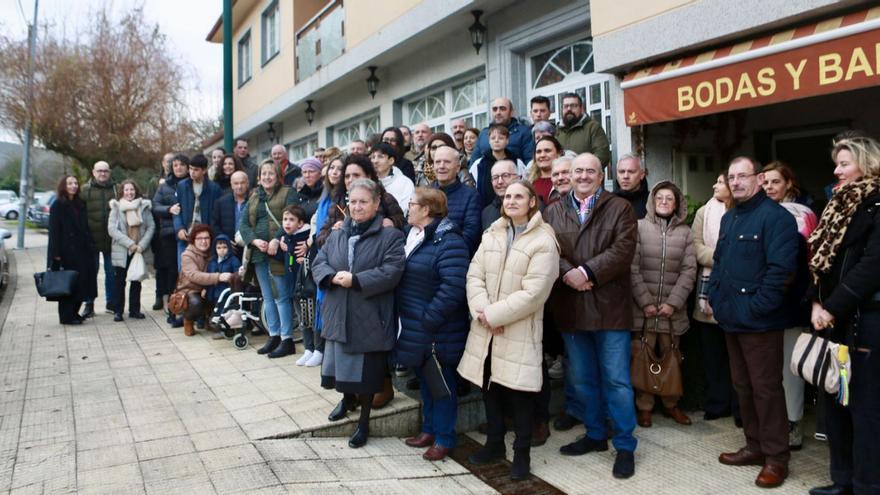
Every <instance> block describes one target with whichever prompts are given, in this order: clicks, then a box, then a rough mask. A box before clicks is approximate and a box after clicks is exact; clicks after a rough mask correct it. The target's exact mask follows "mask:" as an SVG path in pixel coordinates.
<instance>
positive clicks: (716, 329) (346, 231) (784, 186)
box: [49, 94, 880, 495]
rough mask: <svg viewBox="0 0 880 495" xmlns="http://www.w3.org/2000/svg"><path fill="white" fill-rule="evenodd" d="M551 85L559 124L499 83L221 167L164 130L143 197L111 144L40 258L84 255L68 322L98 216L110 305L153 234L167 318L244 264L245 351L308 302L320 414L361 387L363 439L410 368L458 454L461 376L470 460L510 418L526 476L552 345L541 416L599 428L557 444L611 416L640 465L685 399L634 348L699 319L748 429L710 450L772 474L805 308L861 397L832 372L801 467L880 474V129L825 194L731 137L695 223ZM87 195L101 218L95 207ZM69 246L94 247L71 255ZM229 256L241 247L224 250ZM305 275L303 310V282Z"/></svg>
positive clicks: (273, 346) (709, 371)
mask: <svg viewBox="0 0 880 495" xmlns="http://www.w3.org/2000/svg"><path fill="white" fill-rule="evenodd" d="M562 101H563V105H562V108H561V109H560V116H561V122H560V124H559V126H558V127H557V126H556V125H554V124H552V123H550V122H549V121H546V120H541V119H540V117H541V116H542V115H543V116H544V117H545V119H546V116H548V115H549V108H550V106H549V101H544V100H542V99H541V98H540V97H538V98H536V99H535V100H533V101H532V108H531V115H532V117H533V119H534V123H533V125H532V126H531V127H529V126H528V125H527V124H526V123H524V122H523V121H520V120H518V119H516V118H515V117H514V115H513V109H512V105H511V104H510V101H509V100H508V99H506V98H498V99H496V100H494V101H493V102H492V107H491V109H492V118H493V121H492V124H491V125H489V126H488V127H487V128H485V129H483V130H480V131H476V130H472V129H466V128H465V126H464V123H463V122H456V123H454V125H453V126H452V135H448V134H444V133H431V131H430V128H428V126H427V125H425V124H419V125H417V126H414V128H413V129H412V130H410V129H409V128H406V127H402V128H394V127H391V128H388V129H385V130H384V131H383V132H382V133H381V134H379V135H377V136H375V137H371V139H370V140H369V141H370V142H354V143H351V145H350V146H349V150H348V153H347V154H343V153H342V152H341V151H340V150H338V149H335V148H334V149H327V150H320V153H319V156H316V157H312V158H307V159H305V160H303V161H302V162H301V163H299V164H293V163H291V162H289V161H288V160H287V156H286V153H285V151H284V149H283V147H280V146H278V147H275V148H273V149H272V153H271V156H272V158H271V159H267V160H265V161H263V162H262V163H261V164H260V165H258V166H256V165H254V164H253V161H252V160H250V159H249V157H248V156H247V143H246V142H243V141H239V143H238V144H237V145H236V151H235V153H234V154H233V155H226V154H225V153H223V152H222V150H218V151H217V152H215V153H214V154H213V156H212V162H213V163H212V165H211V167H210V170H207V169H208V168H209V167H208V163H207V162H208V160H207V158H205V157H204V156H202V155H197V156H195V157H193V158H192V159H187V157H185V156H182V155H168V156H166V157H165V159H164V161H163V166H164V167H165V168H164V170H163V174H162V177H160V178H159V181H158V184H159V185H158V189H157V190H156V192H155V194H154V196H153V201H152V208H151V202H150V201H149V200H147V199H144V198H141V195H140V192H139V189H138V187H137V186H136V185H135V184H134V183H131V182H130V181H126V182H123V183H121V184H119V185H118V186H115V187H108V185H107V178H106V177H105V175H109V174H108V172H109V166H107V165H106V163H103V162H99V163H98V164H96V166H95V167H94V169H93V180H92V181H90V184H89V185H87V186H86V188H84V190H83V191H82V193H80V192H79V189H78V184H77V181H76V178H75V177H72V176H67V177H64V178H63V179H62V181H61V182H60V183H59V189H58V195H59V201H56V203H55V204H54V205H53V207H52V208H53V211H52V216H51V219H52V223H51V227H50V248H49V255H50V261H51V262H53V263H54V264H56V265H58V266H63V267H65V268H71V269H76V270H78V271H80V273H81V276H80V279H79V291H78V293H77V294H76V295H74V296H73V297H71V298H69V299H68V300H64V301H62V302H60V303H59V316H60V319H61V322H62V323H68V324H76V323H80V322H81V321H82V319H83V318H84V317H89V316H91V314H90V313H93V312H94V305H93V304H94V303H93V299H94V297H95V296H96V292H97V290H96V289H97V287H96V286H97V284H96V283H95V275H96V273H97V267H98V257H99V256H100V254H101V253H104V252H105V251H104V250H103V249H102V247H101V246H99V245H98V243H99V242H101V241H102V240H103V239H102V234H104V233H106V234H107V237H108V238H109V239H108V242H109V251H110V263H111V264H112V266H113V267H114V272H113V274H112V276H113V277H115V278H113V279H112V280H113V281H114V282H113V284H112V288H110V289H108V294H110V293H111V291H112V294H113V295H112V297H110V298H109V299H108V308H110V309H112V311H113V312H114V314H115V317H116V319H119V320H121V319H122V308H123V306H124V303H123V302H124V298H123V297H122V289H124V279H123V277H125V276H126V270H127V268H128V265H129V264H130V263H131V260H132V259H133V257H135V256H136V255H137V254H146V253H148V252H149V250H150V247H151V245H152V246H153V249H154V250H156V251H157V252H159V250H161V253H162V256H157V257H156V273H157V301H156V305H155V306H154V309H161V308H162V307H163V304H164V303H167V299H166V300H165V301H163V299H162V297H163V296H164V297H166V298H167V296H168V295H169V294H170V293H172V292H174V291H179V290H185V291H186V292H187V293H188V295H189V304H188V308H187V311H186V313H185V314H184V315H182V323H181V322H180V320H179V319H178V318H177V317H176V316H175V315H169V322H170V323H171V324H172V325H178V324H181V325H182V326H183V327H184V330H185V333H186V334H187V335H192V334H193V333H194V325H195V326H199V325H200V324H199V321H200V320H203V319H204V317H205V312H206V310H207V309H208V308H210V307H211V304H212V301H211V299H210V295H209V292H210V289H212V288H214V287H216V286H217V284H223V283H230V282H232V281H233V280H234V279H235V277H237V276H238V275H239V274H241V275H243V277H244V280H245V282H248V281H251V280H252V281H255V282H256V283H257V285H259V288H260V291H261V293H262V296H263V305H264V308H265V312H264V314H265V320H266V321H265V322H264V323H265V324H266V327H267V329H268V333H269V338H268V339H267V341H266V343H265V345H263V346H262V347H261V348H260V349H259V350H258V351H257V352H259V353H261V354H267V355H268V356H269V357H283V356H288V355H291V354H295V353H296V349H295V346H294V344H293V339H292V330H293V328H295V327H296V326H297V325H299V326H300V327H301V328H303V332H304V340H305V347H306V350H305V352H304V353H303V355H302V356H301V358H300V360H298V361H297V364H300V365H311V366H318V365H320V366H321V384H322V386H324V387H326V388H334V389H336V390H337V391H339V392H340V393H341V394H342V398H341V400H340V401H339V403H338V404H337V405H336V407H335V408H334V409H333V410H332V411H331V412H330V415H329V419H330V420H331V421H337V420H341V419H343V418H345V417H346V416H347V415H348V414H349V412H352V411H355V410H358V409H360V412H359V420H358V422H357V428H356V430H355V433H354V434H353V435H352V437H351V438H350V440H349V445H350V446H351V447H353V448H357V447H360V446H362V445H364V444H365V443H366V442H367V441H368V438H369V417H370V413H371V410H372V409H374V408H377V407H383V406H384V405H385V404H387V403H388V401H390V400H391V398H392V397H393V395H394V391H393V388H392V386H391V379H390V377H391V373H392V369H393V367H395V366H396V367H402V368H408V369H410V370H412V371H413V372H414V374H415V376H416V381H415V386H416V387H417V388H419V389H420V394H421V399H422V425H421V432H420V434H419V435H416V436H415V437H412V438H409V439H407V440H406V443H407V445H410V446H411V447H414V448H424V449H426V450H425V452H424V454H423V457H424V458H425V459H429V460H439V459H443V458H444V457H446V456H447V455H448V454H449V451H450V450H451V449H453V448H454V447H455V445H456V435H455V424H456V410H457V398H458V395H459V393H461V392H462V391H465V390H467V388H468V384H473V385H476V386H477V387H478V388H480V389H481V391H482V396H483V401H484V405H485V412H486V420H487V421H486V424H485V427H484V428H485V433H486V438H487V440H486V444H485V445H484V446H483V447H482V448H481V449H480V450H478V451H477V452H475V453H474V454H473V455H471V456H470V458H469V461H470V462H471V463H473V464H486V463H490V462H494V461H496V460H498V459H501V458H503V457H504V456H505V454H506V453H505V443H504V436H505V433H506V431H507V429H508V425H510V426H512V428H513V430H514V433H515V440H514V442H513V449H514V455H513V464H512V468H511V478H512V479H514V480H521V479H526V478H527V477H528V476H529V472H530V449H531V448H532V447H535V446H540V445H543V444H544V443H545V442H546V440H547V437H548V436H549V435H550V423H551V421H550V413H549V402H550V389H549V382H550V378H549V371H550V369H553V368H560V369H562V370H564V371H563V372H562V373H561V375H562V376H563V378H564V389H565V402H564V409H563V412H562V413H561V414H560V416H559V417H557V418H556V419H555V420H554V421H553V422H552V424H553V427H554V428H555V429H557V430H567V429H571V428H573V427H575V426H576V425H578V424H583V426H584V428H585V435H583V436H582V437H580V438H579V439H578V440H576V441H574V442H573V443H570V444H568V445H565V446H563V447H562V448H561V449H560V453H561V454H562V455H569V456H575V455H584V454H587V453H590V452H599V451H606V450H607V449H608V440H609V439H610V440H611V443H612V444H613V446H614V448H615V449H616V452H617V454H616V460H615V463H614V467H613V475H614V476H615V477H617V478H628V477H630V476H632V475H633V474H634V472H635V457H634V452H635V450H636V446H637V440H636V438H635V435H634V430H635V427H636V425H639V426H641V427H644V428H647V427H651V426H652V414H653V411H654V410H655V402H660V408H661V410H662V411H663V413H664V414H665V415H667V416H669V417H671V418H672V419H673V420H674V421H675V422H676V423H678V424H680V425H689V424H691V419H690V418H689V417H688V416H687V415H686V414H685V413H684V412H683V411H682V410H681V409H679V407H678V404H677V403H678V400H679V399H680V394H673V395H662V396H660V397H659V401H658V400H657V395H656V393H654V392H652V391H651V390H643V389H638V390H634V388H633V385H632V383H633V380H632V377H631V370H630V360H631V359H632V355H633V349H636V348H638V347H639V346H645V347H648V348H650V349H651V350H652V351H653V352H654V353H656V354H657V355H666V354H667V353H669V352H672V351H673V350H675V349H677V348H678V346H679V341H680V337H681V335H682V334H684V333H685V332H686V331H688V330H689V329H690V328H691V326H693V327H694V328H695V329H696V330H697V331H698V332H699V334H700V340H701V342H702V353H703V358H704V359H703V362H704V365H705V366H704V367H705V375H706V376H705V378H706V382H707V391H706V400H705V413H704V419H705V420H715V419H718V418H722V417H729V416H731V415H732V416H733V417H734V419H735V421H736V423H737V425H741V426H742V427H743V429H744V433H745V440H746V445H745V447H743V448H742V449H740V450H738V451H737V452H732V453H723V454H721V455H720V457H719V461H720V462H721V463H723V464H728V465H756V466H760V467H761V469H760V472H759V473H758V475H757V478H756V480H755V482H756V484H757V485H758V486H761V487H775V486H779V485H781V484H782V483H783V482H784V480H785V479H786V477H787V476H788V461H789V457H790V450H793V449H797V448H799V447H800V446H801V443H802V441H803V440H802V436H803V433H802V426H801V424H800V422H801V419H802V417H803V407H804V382H803V381H802V380H801V379H800V378H799V377H797V376H796V375H794V374H792V373H791V372H790V371H788V368H789V367H788V361H789V360H790V358H791V354H792V349H793V347H794V342H795V340H796V339H797V336H798V335H799V334H800V333H802V332H804V331H808V330H809V329H810V328H811V327H812V328H813V329H815V330H816V331H820V332H824V334H825V335H826V336H828V337H830V338H831V339H832V340H833V341H835V342H840V343H844V344H846V345H849V346H850V349H851V350H852V351H851V352H852V356H853V357H852V361H853V368H852V375H853V379H852V383H851V388H850V403H849V406H848V407H844V406H842V405H840V404H839V403H838V401H837V400H836V397H834V396H831V395H828V394H825V393H824V392H821V391H820V392H819V393H820V396H821V398H820V400H821V402H822V404H823V405H824V408H823V409H824V415H823V418H822V420H821V422H822V423H823V424H822V425H820V428H821V429H822V430H823V431H824V432H825V433H826V434H827V437H828V443H829V446H830V450H831V478H832V481H833V482H834V484H833V485H831V486H828V487H819V488H815V489H813V490H812V491H811V493H812V494H813V495H823V494H842V493H876V492H878V490H880V479H878V477H880V475H878V473H877V471H876V470H874V469H872V468H873V464H874V463H873V461H874V460H876V459H877V458H878V455H880V450H878V447H877V446H876V442H873V438H874V436H873V435H874V432H877V431H878V426H877V425H878V421H880V415H878V414H877V407H876V406H877V401H880V396H878V395H877V394H875V393H872V391H873V384H872V382H871V381H870V379H869V378H867V377H869V376H870V375H871V374H872V371H871V370H874V372H876V371H877V370H878V365H877V364H876V363H875V362H874V360H872V359H871V355H872V351H874V350H875V349H877V348H878V347H880V341H878V337H877V335H875V334H877V333H878V331H880V328H878V314H880V313H878V310H880V306H878V302H877V301H878V294H880V278H878V277H876V276H873V277H872V276H871V275H872V273H873V270H872V269H871V266H872V264H873V263H875V262H876V258H877V256H878V255H880V229H878V227H880V226H878V225H877V222H878V219H880V216H878V215H877V214H876V212H877V208H878V206H880V203H878V201H880V147H878V143H877V142H876V141H875V140H874V139H872V138H870V137H867V136H865V135H863V134H861V133H858V132H850V133H848V134H845V135H843V136H840V137H839V139H837V140H836V142H835V143H834V147H833V150H832V153H831V156H832V158H833V159H834V162H835V167H836V168H835V169H834V170H833V175H835V176H836V178H837V181H836V183H835V185H834V187H833V190H832V191H833V192H832V193H831V195H830V197H829V203H828V206H827V207H826V208H825V209H824V211H823V212H821V216H820V215H817V212H814V211H813V210H812V209H811V208H810V205H811V203H810V202H809V201H808V196H807V195H806V194H804V193H803V191H801V190H800V189H799V184H798V181H797V177H796V176H795V173H794V171H793V170H792V168H791V167H789V166H788V165H786V164H784V163H781V162H774V163H771V164H769V165H767V166H766V167H762V166H761V165H760V164H758V163H757V162H756V161H755V160H754V159H751V158H749V157H737V158H734V159H733V160H731V161H730V162H729V166H728V168H727V170H726V171H725V173H723V174H721V175H719V177H718V180H717V182H716V183H715V185H714V186H713V195H712V198H711V199H709V201H708V202H707V203H706V204H705V205H703V206H702V207H701V208H700V209H699V210H698V211H697V213H696V217H695V218H694V220H693V223H692V225H689V224H688V204H687V200H686V198H685V196H684V194H683V192H682V191H681V190H680V189H679V188H678V186H676V185H675V184H674V183H672V182H669V181H661V182H658V183H656V184H655V185H654V186H653V187H651V188H649V187H648V182H647V179H646V170H645V169H644V167H643V166H642V164H641V161H640V159H639V157H637V156H633V155H624V156H622V157H620V159H619V160H618V162H617V164H616V180H615V190H614V191H606V190H605V189H604V188H603V183H604V180H605V168H606V166H607V165H608V162H609V161H610V152H609V150H608V141H607V138H606V136H605V134H604V132H603V131H602V128H601V126H600V125H599V124H597V123H596V122H593V121H592V120H590V119H589V116H587V115H586V114H585V113H584V106H583V101H582V100H581V98H580V97H579V96H578V95H577V94H569V95H565V97H564V98H563V100H562ZM242 150H243V153H244V155H242ZM105 168H106V170H105ZM831 173H832V171H830V170H829V177H830V175H831ZM208 177H213V180H212V179H209V178H208ZM250 185H253V186H254V187H253V189H250ZM225 189H228V192H226V193H225V194H223V191H224V190H225ZM114 190H115V193H113V192H112V191H114ZM115 195H118V197H115ZM80 198H82V199H80ZM93 198H95V199H93ZM111 199H112V200H111ZM154 216H155V218H156V221H154V219H153V217H154ZM98 221H100V222H105V226H104V230H105V232H97V233H96V232H95V229H94V228H93V223H95V222H98ZM151 239H152V240H153V241H154V242H152V243H151ZM156 241H158V242H156ZM80 249H82V250H86V249H88V250H91V251H92V252H95V253H97V254H96V255H95V258H94V259H80V258H77V257H76V256H74V255H73V253H76V252H78V250H80ZM238 256H243V258H245V260H244V261H245V262H246V269H242V270H239V266H238V264H237V259H236V263H226V260H228V259H230V258H237V257H238ZM160 260H162V261H161V262H160ZM106 264H107V258H106V257H105V266H106ZM242 272H244V273H242ZM178 274H179V279H178ZM82 275H85V276H82ZM108 287H109V286H108ZM139 291H140V288H139V284H138V283H137V282H135V281H132V282H131V289H130V294H129V301H130V302H129V317H133V318H138V317H142V313H141V312H140V308H139V306H138V302H136V300H138V299H139V295H140V293H139ZM310 291H311V292H314V296H313V297H314V298H315V300H316V302H317V311H316V312H314V314H309V313H308V312H306V311H304V310H303V309H302V308H304V307H300V306H298V305H297V304H296V300H297V297H298V296H297V295H296V294H298V293H301V292H310ZM691 294H693V295H694V296H695V301H696V303H695V304H694V305H693V313H692V314H690V315H689V314H688V311H689V309H688V308H689V305H688V300H689V298H690V297H691ZM627 301H628V302H629V303H628V304H626V302H627ZM82 302H85V303H86V306H85V307H86V311H85V313H84V314H83V315H79V314H77V313H78V309H79V306H80V304H81V303H82ZM692 322H693V325H692ZM438 376H439V377H440V379H438ZM438 380H439V382H440V384H439V385H438ZM443 385H445V386H443ZM438 387H439V388H440V389H441V390H440V392H442V393H438ZM678 388H679V389H680V386H679V387H678Z"/></svg>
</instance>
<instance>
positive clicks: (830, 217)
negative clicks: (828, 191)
mask: <svg viewBox="0 0 880 495" xmlns="http://www.w3.org/2000/svg"><path fill="white" fill-rule="evenodd" d="M878 191H880V178H878V177H870V178H867V177H866V178H862V179H859V180H857V181H855V182H852V183H849V184H844V185H842V186H840V187H839V188H837V190H836V191H834V195H833V196H831V201H829V202H828V206H826V207H825V210H823V211H822V218H821V219H820V220H819V226H818V227H816V229H815V230H813V233H812V234H810V238H809V239H808V241H807V242H808V243H809V245H810V252H812V253H813V255H812V257H810V275H811V276H812V278H813V282H814V283H815V284H816V285H818V284H819V278H820V277H821V276H822V275H827V274H828V273H829V272H830V271H831V266H832V265H833V264H834V258H835V257H836V256H837V252H838V251H839V248H840V245H841V244H842V243H843V237H844V236H845V235H846V229H847V228H848V227H849V222H850V221H851V220H852V217H853V214H854V213H855V212H856V209H858V207H859V206H860V205H861V204H862V200H864V199H865V198H867V197H868V196H870V195H872V194H874V193H876V192H878Z"/></svg>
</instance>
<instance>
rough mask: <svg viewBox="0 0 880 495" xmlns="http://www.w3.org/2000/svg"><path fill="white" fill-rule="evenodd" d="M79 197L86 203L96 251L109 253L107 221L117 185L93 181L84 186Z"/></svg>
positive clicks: (109, 240)
mask: <svg viewBox="0 0 880 495" xmlns="http://www.w3.org/2000/svg"><path fill="white" fill-rule="evenodd" d="M79 196H80V197H81V198H82V199H83V201H85V202H86V213H87V214H88V220H89V231H90V232H91V233H92V239H93V240H94V241H95V250H96V251H97V252H101V253H109V252H110V244H111V239H110V234H108V233H107V221H108V219H109V218H110V200H111V199H114V198H116V183H114V182H107V183H106V184H99V183H98V182H97V181H95V179H92V180H90V181H89V183H88V184H86V185H85V186H83V188H82V192H80V194H79Z"/></svg>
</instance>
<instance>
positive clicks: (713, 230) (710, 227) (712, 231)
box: [703, 198, 727, 276]
mask: <svg viewBox="0 0 880 495" xmlns="http://www.w3.org/2000/svg"><path fill="white" fill-rule="evenodd" d="M726 212H727V206H725V205H724V203H723V202H721V201H718V200H717V199H715V198H712V199H710V200H709V201H708V202H707V203H706V210H705V211H704V213H703V244H705V245H706V247H709V248H712V250H714V249H715V246H717V245H718V234H719V233H721V217H723V216H724V213H726ZM710 273H712V269H711V268H709V267H703V275H706V276H708V275H709V274H710Z"/></svg>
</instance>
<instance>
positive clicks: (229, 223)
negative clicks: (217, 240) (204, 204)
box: [211, 170, 250, 258]
mask: <svg viewBox="0 0 880 495" xmlns="http://www.w3.org/2000/svg"><path fill="white" fill-rule="evenodd" d="M229 183H230V185H231V186H232V190H231V191H230V192H229V193H227V194H225V195H223V196H222V197H221V198H220V199H218V200H217V201H216V202H215V203H214V207H213V211H212V212H211V228H212V229H213V230H214V234H215V235H220V234H224V235H226V237H228V238H229V239H231V240H233V241H234V240H235V233H236V232H238V225H239V223H240V222H241V215H242V214H243V213H244V211H245V208H246V207H247V200H248V193H249V192H250V188H249V187H248V176H247V172H245V171H243V170H238V171H236V172H235V173H233V174H232V177H231V179H230V181H229ZM232 245H233V248H234V250H235V254H236V256H238V257H239V258H241V248H239V247H238V246H235V243H234V242H233V243H232Z"/></svg>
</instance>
